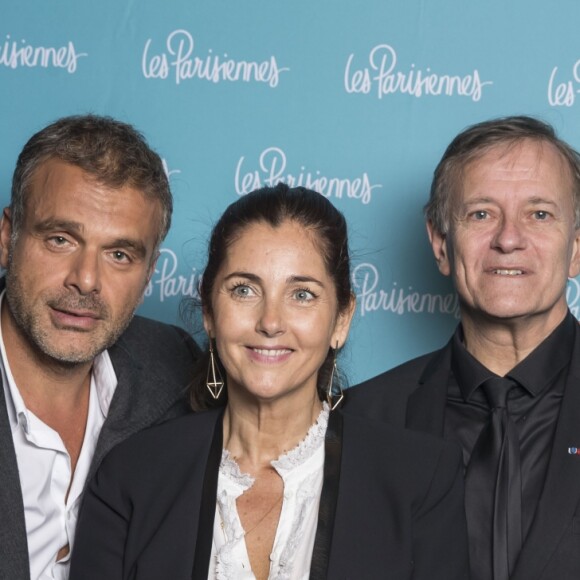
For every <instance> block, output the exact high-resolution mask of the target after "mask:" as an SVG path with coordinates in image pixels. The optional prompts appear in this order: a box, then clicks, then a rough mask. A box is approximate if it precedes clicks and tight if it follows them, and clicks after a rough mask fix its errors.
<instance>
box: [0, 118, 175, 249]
mask: <svg viewBox="0 0 580 580" xmlns="http://www.w3.org/2000/svg"><path fill="white" fill-rule="evenodd" d="M50 159H59V160H61V161H64V162H65V163H70V164H71V165H75V166H76V167H79V168H80V169H82V170H83V171H85V172H86V173H88V174H89V175H90V176H91V177H92V178H94V179H95V181H96V182H98V183H100V184H102V185H105V186H107V187H110V188H115V189H116V188H121V187H125V186H129V187H132V188H134V189H137V190H139V191H141V192H142V193H143V195H145V196H146V197H148V198H149V199H152V200H158V201H159V203H160V205H161V219H160V224H159V232H158V235H157V238H156V247H158V246H159V244H160V243H161V242H162V241H163V239H164V238H165V236H166V235H167V232H168V230H169V227H170V225H171V214H172V211H173V199H172V196H171V191H170V189H169V182H168V179H167V175H166V172H165V168H164V167H163V162H162V161H161V158H160V157H159V155H157V153H155V152H154V151H153V150H152V149H151V148H150V147H149V145H148V144H147V141H146V140H145V138H144V137H143V135H142V134H141V133H139V132H138V131H137V130H136V129H135V128H134V127H132V126H131V125H129V124H127V123H122V122H120V121H117V120H115V119H112V118H111V117H101V116H98V115H78V116H72V117H63V118H62V119H59V120H57V121H55V122H54V123H52V124H50V125H48V126H47V127H45V128H44V129H42V130H41V131H39V132H38V133H36V134H35V135H33V136H32V137H31V138H30V139H29V141H28V142H27V143H26V145H25V146H24V148H23V149H22V152H21V153H20V155H19V157H18V161H17V163H16V169H15V170H14V176H13V178H12V197H11V201H10V210H11V219H12V228H13V232H14V233H15V234H16V235H17V233H18V229H19V227H20V226H21V225H22V222H23V219H24V212H25V208H26V196H27V194H28V193H29V187H30V181H31V178H32V176H33V174H34V172H35V171H36V169H38V167H39V166H40V165H41V164H42V163H44V162H45V161H48V160H50Z"/></svg>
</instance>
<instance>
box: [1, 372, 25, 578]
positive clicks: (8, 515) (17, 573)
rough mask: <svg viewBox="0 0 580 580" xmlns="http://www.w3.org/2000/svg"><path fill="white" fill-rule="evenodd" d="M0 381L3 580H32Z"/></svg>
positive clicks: (20, 498) (20, 493) (13, 453)
mask: <svg viewBox="0 0 580 580" xmlns="http://www.w3.org/2000/svg"><path fill="white" fill-rule="evenodd" d="M12 441H13V440H12V431H11V429H10V423H9V421H8V411H7V409H6V399H5V398H4V388H3V386H2V384H1V381H0V469H1V470H2V485H0V514H1V516H0V553H1V557H0V578H18V579H19V580H28V578H30V572H29V567H28V543H27V541H26V524H25V521H24V503H23V500H22V491H21V489H20V477H19V475H18V464H17V462H16V453H15V451H14V444H13V442H12Z"/></svg>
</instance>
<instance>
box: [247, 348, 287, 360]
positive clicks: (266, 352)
mask: <svg viewBox="0 0 580 580" xmlns="http://www.w3.org/2000/svg"><path fill="white" fill-rule="evenodd" d="M254 351H255V352H257V353H258V354H261V355H262V356H271V357H272V358H273V357H276V356H281V355H283V354H286V353H289V352H290V351H289V350H288V349H287V348H281V349H276V350H271V349H267V350H266V349H261V348H255V349H254Z"/></svg>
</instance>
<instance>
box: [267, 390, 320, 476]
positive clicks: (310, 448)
mask: <svg viewBox="0 0 580 580" xmlns="http://www.w3.org/2000/svg"><path fill="white" fill-rule="evenodd" d="M329 414H330V407H329V406H328V403H327V402H326V401H324V402H323V403H322V411H320V415H318V419H317V420H316V423H314V424H313V425H312V426H311V427H310V429H308V433H307V434H306V437H305V438H304V439H303V440H302V441H301V442H300V443H298V445H296V447H294V449H291V450H290V451H288V453H285V454H284V455H280V457H278V459H276V460H274V461H272V467H274V468H275V469H276V470H277V471H290V470H291V469H293V468H295V467H296V466H298V465H301V464H302V463H304V462H305V461H306V460H307V459H310V457H312V456H313V455H314V453H315V451H316V450H317V449H318V448H319V447H321V446H322V445H324V437H325V435H326V428H327V427H328V416H329Z"/></svg>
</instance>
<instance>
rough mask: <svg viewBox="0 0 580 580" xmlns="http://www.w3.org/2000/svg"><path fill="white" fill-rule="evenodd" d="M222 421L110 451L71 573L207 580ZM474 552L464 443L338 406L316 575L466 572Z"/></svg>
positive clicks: (181, 423)
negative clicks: (466, 509)
mask: <svg viewBox="0 0 580 580" xmlns="http://www.w3.org/2000/svg"><path fill="white" fill-rule="evenodd" d="M221 417H222V412H221V411H220V410H214V411H207V412H203V413H198V414H195V415H191V416H188V417H182V418H181V419H176V420H175V421H170V422H167V423H165V424H163V425H161V426H158V427H154V428H152V429H148V430H146V431H143V432H141V433H139V434H137V435H136V436H135V437H133V438H131V439H130V440H128V441H126V442H125V443H123V444H121V445H119V446H118V447H116V448H115V449H114V450H113V451H112V452H111V453H110V454H109V455H108V456H107V457H106V458H105V460H104V462H103V464H102V466H101V468H100V470H99V471H98V472H97V475H96V477H95V479H94V480H93V481H92V482H91V484H90V486H89V488H88V489H87V492H86V495H85V498H84V501H83V505H82V507H81V513H80V518H79V524H78V528H77V532H78V533H77V538H76V545H75V550H74V553H73V560H72V565H71V576H70V580H102V579H103V578H105V579H110V580H113V579H114V580H121V579H123V580H159V579H161V578H171V580H190V579H191V578H192V577H193V578H195V579H203V580H207V567H208V564H209V558H210V553H211V545H212V537H213V520H214V515H215V505H216V491H217V478H218V468H219V463H220V459H221V453H222V439H221V433H222V420H221ZM467 560H468V557H467V540H466V530H465V519H464V513H463V492H462V468H461V457H460V451H459V449H458V447H457V446H456V445H452V446H449V444H445V443H444V442H443V441H441V440H440V439H435V438H432V437H429V436H426V435H424V434H421V433H412V432H410V431H404V430H398V429H394V428H393V427H391V426H390V425H386V424H381V423H374V422H369V421H367V420H366V419H360V418H358V417H352V416H349V417H346V416H343V415H342V414H341V413H340V412H339V411H333V412H332V413H331V416H330V419H329V427H328V431H327V434H326V441H325V467H324V484H323V491H322V496H321V500H320V508H319V523H318V528H317V535H316V541H315V546H314V555H313V565H312V568H311V576H310V578H311V580H320V579H322V578H331V579H347V578H348V579H353V580H361V579H363V580H364V579H369V580H371V579H372V580H375V579H377V578H389V579H392V580H399V579H411V578H412V579H414V580H456V579H459V578H461V579H466V578H467V577H468V561H467ZM194 567H195V572H193V573H192V570H193V569H194Z"/></svg>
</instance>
